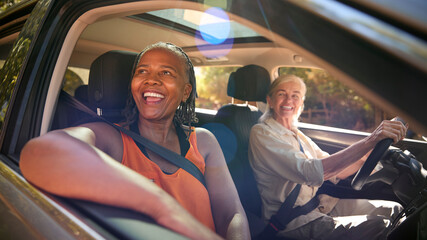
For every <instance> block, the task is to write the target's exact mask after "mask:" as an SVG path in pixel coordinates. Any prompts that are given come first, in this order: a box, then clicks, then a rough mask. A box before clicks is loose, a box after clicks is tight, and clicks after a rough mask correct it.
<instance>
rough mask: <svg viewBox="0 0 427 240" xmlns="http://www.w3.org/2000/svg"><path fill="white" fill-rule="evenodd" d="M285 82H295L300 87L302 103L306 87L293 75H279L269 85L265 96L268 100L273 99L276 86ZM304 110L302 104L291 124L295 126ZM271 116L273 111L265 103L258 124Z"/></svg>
mask: <svg viewBox="0 0 427 240" xmlns="http://www.w3.org/2000/svg"><path fill="white" fill-rule="evenodd" d="M285 82H295V83H298V84H299V85H300V86H301V94H302V101H304V100H305V94H306V92H307V86H306V85H305V83H304V81H303V80H302V79H301V78H300V77H297V76H295V75H280V76H279V77H278V78H276V79H275V80H274V81H273V82H272V83H271V85H270V88H269V90H268V93H267V96H269V97H270V98H271V97H273V94H274V93H275V92H276V90H277V88H278V86H279V85H280V84H282V83H285ZM303 110H304V102H303V104H302V105H301V107H300V109H299V110H298V114H297V115H296V116H295V118H294V121H293V122H292V124H294V125H296V123H297V122H298V118H299V116H300V115H301V113H302V111H303ZM272 116H273V111H272V110H271V107H270V105H269V104H268V102H267V105H266V109H265V112H264V114H262V116H261V117H260V118H259V120H258V122H264V121H265V120H267V119H268V118H270V117H272Z"/></svg>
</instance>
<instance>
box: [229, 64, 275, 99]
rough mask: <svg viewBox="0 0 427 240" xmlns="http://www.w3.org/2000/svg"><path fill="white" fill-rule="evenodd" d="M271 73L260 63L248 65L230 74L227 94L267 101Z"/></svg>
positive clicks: (238, 97)
mask: <svg viewBox="0 0 427 240" xmlns="http://www.w3.org/2000/svg"><path fill="white" fill-rule="evenodd" d="M269 86H270V74H269V73H268V71H267V70H266V69H265V68H263V67H261V66H258V65H253V64H252V65H247V66H244V67H241V68H239V69H237V71H235V72H233V73H231V74H230V77H229V79H228V87H227V94H228V96H230V97H234V98H237V99H240V100H243V101H259V102H261V101H262V102H266V97H267V93H268V88H269Z"/></svg>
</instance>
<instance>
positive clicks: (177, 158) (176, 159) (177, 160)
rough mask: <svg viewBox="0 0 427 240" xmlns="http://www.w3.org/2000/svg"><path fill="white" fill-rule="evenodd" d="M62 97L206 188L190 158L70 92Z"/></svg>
mask: <svg viewBox="0 0 427 240" xmlns="http://www.w3.org/2000/svg"><path fill="white" fill-rule="evenodd" d="M61 97H62V98H63V100H64V101H66V103H67V104H69V105H70V106H73V107H74V108H76V109H78V110H80V111H83V112H85V113H87V114H89V115H91V116H93V117H95V118H97V119H99V120H102V121H103V122H105V123H107V124H109V125H111V126H112V127H114V128H115V129H117V130H119V131H121V132H123V133H125V134H126V135H128V136H129V137H131V138H132V139H133V140H134V141H136V142H137V143H140V144H142V145H143V146H144V147H146V148H148V149H150V150H151V151H153V152H155V153H156V154H158V155H159V156H161V157H162V158H164V159H165V160H167V161H169V162H171V163H172V164H174V165H175V166H177V167H179V168H182V169H184V170H185V171H187V172H188V173H190V174H191V175H192V176H194V177H195V178H196V179H197V180H199V181H200V182H201V183H202V184H203V186H205V188H206V182H205V178H204V175H203V173H202V172H201V171H200V169H199V168H198V167H197V166H196V165H194V163H192V162H191V161H190V160H188V159H186V158H185V157H183V156H181V155H179V154H177V153H175V152H173V151H171V150H169V149H167V148H165V147H163V146H160V145H158V144H157V143H154V142H152V141H151V140H149V139H147V138H144V137H143V136H141V135H138V134H136V133H134V132H132V131H130V130H127V129H126V128H123V127H121V126H118V125H116V124H113V123H111V122H109V121H108V120H106V119H104V118H103V117H101V116H99V115H97V114H96V113H95V112H93V111H92V110H91V109H90V108H88V107H87V106H86V105H84V104H83V103H81V102H80V101H79V100H77V99H75V98H74V97H72V96H70V95H69V94H68V93H66V92H64V91H61Z"/></svg>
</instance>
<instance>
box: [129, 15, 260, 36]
mask: <svg viewBox="0 0 427 240" xmlns="http://www.w3.org/2000/svg"><path fill="white" fill-rule="evenodd" d="M133 17H134V18H138V19H140V20H145V21H150V20H151V21H152V22H155V23H156V24H162V25H165V26H167V27H169V28H171V27H172V28H174V29H175V30H179V31H181V32H186V33H188V34H194V33H196V32H200V33H201V34H202V35H203V34H206V36H208V37H209V36H210V37H213V38H214V39H221V38H223V39H227V38H250V37H260V35H259V34H258V33H257V32H255V31H253V30H252V29H250V28H248V27H246V26H243V25H242V24H239V23H237V22H235V21H233V20H230V19H229V18H228V15H227V14H226V13H225V12H224V11H222V10H221V9H219V8H211V9H208V10H207V11H205V12H201V11H196V10H189V9H164V10H157V11H151V12H147V13H145V14H141V15H137V16H133ZM227 30H228V31H227ZM224 34H226V35H224ZM205 40H206V39H205Z"/></svg>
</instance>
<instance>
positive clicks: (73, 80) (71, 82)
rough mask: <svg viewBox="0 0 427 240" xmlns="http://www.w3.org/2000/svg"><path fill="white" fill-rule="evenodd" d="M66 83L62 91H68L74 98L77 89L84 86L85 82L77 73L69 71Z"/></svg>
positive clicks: (66, 73) (66, 75)
mask: <svg viewBox="0 0 427 240" xmlns="http://www.w3.org/2000/svg"><path fill="white" fill-rule="evenodd" d="M64 78H65V81H64V85H63V87H62V90H64V91H66V92H67V93H68V94H70V95H72V96H74V91H75V90H76V88H77V87H79V86H80V85H82V84H83V80H82V79H81V78H80V77H79V75H77V74H76V73H75V72H73V71H71V70H70V69H67V71H66V72H65V77H64Z"/></svg>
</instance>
